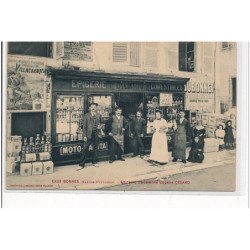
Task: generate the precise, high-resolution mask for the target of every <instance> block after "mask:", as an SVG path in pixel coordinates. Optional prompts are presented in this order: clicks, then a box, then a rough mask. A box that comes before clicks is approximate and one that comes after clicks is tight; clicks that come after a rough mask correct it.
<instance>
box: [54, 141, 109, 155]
mask: <svg viewBox="0 0 250 250" xmlns="http://www.w3.org/2000/svg"><path fill="white" fill-rule="evenodd" d="M82 149H83V145H79V144H78V145H65V146H61V147H60V149H59V151H60V155H61V156H63V155H73V154H79V153H81V152H82ZM98 149H99V150H107V149H108V144H107V142H100V143H99V145H98ZM89 150H90V151H91V150H93V146H92V145H90V146H89Z"/></svg>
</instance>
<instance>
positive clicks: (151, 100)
mask: <svg viewBox="0 0 250 250" xmlns="http://www.w3.org/2000/svg"><path fill="white" fill-rule="evenodd" d="M145 99H146V110H147V113H146V119H147V134H151V133H152V126H153V121H154V120H155V111H156V109H159V110H161V111H162V117H163V118H164V119H165V120H166V121H167V122H168V126H169V128H171V127H172V125H173V120H174V119H176V118H177V114H178V113H179V112H180V110H183V109H184V94H182V93H173V94H169V93H161V94H159V93H157V94H146V96H145Z"/></svg>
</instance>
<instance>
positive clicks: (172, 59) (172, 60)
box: [167, 42, 178, 70]
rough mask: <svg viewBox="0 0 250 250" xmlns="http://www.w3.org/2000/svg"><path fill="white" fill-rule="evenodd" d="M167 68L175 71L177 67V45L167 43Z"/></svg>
mask: <svg viewBox="0 0 250 250" xmlns="http://www.w3.org/2000/svg"><path fill="white" fill-rule="evenodd" d="M167 62H168V64H167V65H168V68H169V69H173V70H176V69H177V67H178V43H177V42H169V43H168V50H167Z"/></svg>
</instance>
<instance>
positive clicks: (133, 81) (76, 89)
mask: <svg viewBox="0 0 250 250" xmlns="http://www.w3.org/2000/svg"><path fill="white" fill-rule="evenodd" d="M48 74H49V75H50V76H51V83H52V116H51V139H52V157H53V161H54V163H55V164H58V165H59V164H71V163H77V162H78V161H79V159H80V156H81V152H82V146H83V135H82V131H81V125H82V122H83V119H84V114H85V113H87V112H88V108H89V104H90V103H92V102H95V103H98V112H99V113H100V114H101V115H102V117H103V118H104V126H105V122H106V121H107V119H108V118H109V117H110V115H111V114H112V112H113V110H114V108H115V107H117V106H119V107H121V108H122V111H123V115H124V116H125V118H126V119H127V120H128V121H129V123H130V121H131V119H132V118H133V117H134V115H135V113H136V111H137V110H141V111H142V113H143V117H144V118H145V119H146V121H147V129H146V136H145V137H144V144H145V148H146V150H147V151H149V150H150V147H151V138H152V122H153V121H154V119H155V110H156V109H161V110H162V113H163V117H164V118H165V119H166V120H167V121H168V122H169V124H170V126H169V127H170V128H171V124H172V123H173V119H175V118H176V114H177V113H178V111H179V110H180V109H184V108H185V103H184V101H185V92H184V89H185V84H186V83H187V81H188V80H189V79H188V78H179V77H166V76H159V75H155V76H149V75H127V74H126V75H125V74H111V73H97V72H81V71H79V70H63V69H53V68H49V69H48ZM172 134H173V133H172V132H171V129H170V130H169V133H168V141H169V149H171V147H172ZM90 150H91V148H90ZM124 151H125V153H131V152H132V146H131V138H130V126H129V128H128V130H127V131H126V132H125V149H124ZM99 157H100V160H106V159H107V158H108V144H107V138H105V137H104V138H102V139H100V144H99Z"/></svg>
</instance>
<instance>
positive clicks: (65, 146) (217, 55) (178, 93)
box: [3, 41, 237, 192]
mask: <svg viewBox="0 0 250 250" xmlns="http://www.w3.org/2000/svg"><path fill="white" fill-rule="evenodd" d="M5 52H6V55H7V65H6V72H5V74H6V81H5V82H4V84H5V86H6V88H5V89H6V91H5V93H3V94H4V95H5V99H6V102H5V103H4V111H5V112H6V136H5V138H4V139H5V143H6V152H4V153H5V157H6V161H5V163H6V165H5V170H4V171H5V177H6V178H5V184H6V189H7V190H43V191H46V190H57V191H58V190H61V191H64V190H116V191H124V190H125V191H215V192H235V190H236V147H237V145H236V137H237V123H236V119H237V100H236V96H237V43H236V42H222V41H220V42H218V41H217V42H184V41H182V42H177V41H176V42H162V41H161V42H146V41H145V42H135V41H133V42H89V41H88V42H86V41H81V42H8V43H6V51H5Z"/></svg>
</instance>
